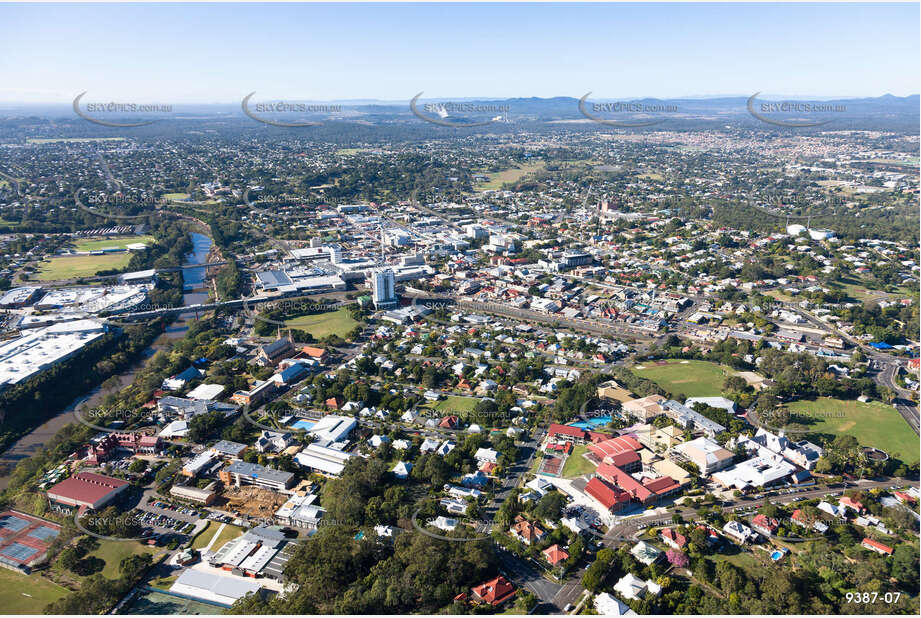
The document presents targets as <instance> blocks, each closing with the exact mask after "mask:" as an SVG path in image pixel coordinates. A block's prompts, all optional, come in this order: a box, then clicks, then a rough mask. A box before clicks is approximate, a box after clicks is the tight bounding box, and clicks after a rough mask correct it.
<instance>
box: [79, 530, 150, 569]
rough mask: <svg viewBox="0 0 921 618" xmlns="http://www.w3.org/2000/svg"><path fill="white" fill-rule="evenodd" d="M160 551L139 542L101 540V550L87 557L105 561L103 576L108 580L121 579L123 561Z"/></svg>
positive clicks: (94, 551) (96, 550)
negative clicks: (134, 556)
mask: <svg viewBox="0 0 921 618" xmlns="http://www.w3.org/2000/svg"><path fill="white" fill-rule="evenodd" d="M158 551H159V550H158V549H157V548H156V547H150V546H149V545H144V544H143V543H140V542H138V541H107V540H102V539H99V549H95V550H93V551H91V552H90V553H89V554H87V555H88V556H96V557H97V558H101V559H103V560H105V562H106V566H105V568H103V569H102V574H103V575H105V576H106V578H108V579H117V578H119V577H121V570H120V569H119V566H118V565H119V564H120V563H121V561H122V559H124V558H127V557H128V556H131V555H134V554H155V553H157V552H158ZM71 575H73V573H71Z"/></svg>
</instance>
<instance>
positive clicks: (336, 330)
mask: <svg viewBox="0 0 921 618" xmlns="http://www.w3.org/2000/svg"><path fill="white" fill-rule="evenodd" d="M285 325H286V326H290V327H291V328H296V329H298V330H304V331H307V332H308V333H310V334H311V335H313V336H314V338H316V339H322V338H323V337H326V336H327V335H338V336H340V337H345V336H346V335H348V334H349V331H351V330H352V329H353V328H355V327H356V326H358V322H356V321H355V320H353V319H352V316H351V315H349V312H348V310H347V309H346V308H345V307H342V308H340V309H337V310H336V311H328V312H326V313H316V314H314V315H305V316H301V317H299V318H293V319H291V320H286V321H285Z"/></svg>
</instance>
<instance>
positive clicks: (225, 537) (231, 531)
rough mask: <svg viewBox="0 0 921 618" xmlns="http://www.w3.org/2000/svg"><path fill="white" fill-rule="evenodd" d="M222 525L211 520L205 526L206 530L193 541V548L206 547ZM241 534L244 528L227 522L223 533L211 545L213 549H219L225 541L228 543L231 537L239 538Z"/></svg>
mask: <svg viewBox="0 0 921 618" xmlns="http://www.w3.org/2000/svg"><path fill="white" fill-rule="evenodd" d="M220 527H221V524H220V523H219V522H216V521H209V522H208V527H207V528H205V530H204V531H203V532H202V533H201V534H199V535H198V536H196V537H195V539H194V540H193V541H192V548H193V549H204V548H205V547H207V546H208V543H211V539H212V538H213V537H214V535H215V534H217V531H218V528H220ZM241 534H243V528H240V527H237V526H233V525H231V524H226V525H225V526H224V529H223V530H222V531H221V535H220V536H219V537H218V538H217V540H216V541H215V542H214V543H213V544H212V545H211V551H217V550H218V549H220V548H221V546H222V545H223V544H224V543H226V542H227V541H230V540H231V539H235V538H237V537H238V536H240V535H241Z"/></svg>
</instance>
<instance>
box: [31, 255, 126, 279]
mask: <svg viewBox="0 0 921 618" xmlns="http://www.w3.org/2000/svg"><path fill="white" fill-rule="evenodd" d="M129 261H131V254H130V253H110V254H107V255H76V256H62V257H55V258H51V260H50V261H48V262H42V263H41V264H40V265H39V267H38V270H36V271H35V277H36V278H37V279H39V280H40V281H56V280H58V279H76V278H79V277H92V276H93V275H95V274H96V273H97V272H99V271H100V270H110V269H118V268H124V267H125V266H127V265H128V262H129Z"/></svg>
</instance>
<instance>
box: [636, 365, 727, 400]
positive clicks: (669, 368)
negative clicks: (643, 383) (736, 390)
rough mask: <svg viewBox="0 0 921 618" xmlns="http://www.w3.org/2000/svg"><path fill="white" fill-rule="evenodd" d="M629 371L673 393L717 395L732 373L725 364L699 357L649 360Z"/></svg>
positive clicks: (686, 395) (695, 395) (691, 395)
mask: <svg viewBox="0 0 921 618" xmlns="http://www.w3.org/2000/svg"><path fill="white" fill-rule="evenodd" d="M632 371H633V373H635V374H636V375H638V376H640V377H641V378H646V379H648V380H652V381H653V382H655V383H656V384H658V385H659V386H661V387H662V388H664V389H665V390H666V391H668V392H670V393H671V394H672V395H673V396H674V395H679V394H683V395H684V396H685V397H719V396H720V394H721V393H722V392H723V382H724V381H725V380H726V378H727V377H728V376H730V375H733V374H734V373H735V372H734V371H733V370H732V369H731V368H729V367H724V366H722V365H717V364H716V363H710V362H707V361H699V360H668V361H651V362H648V363H643V364H642V365H637V366H635V367H633V368H632Z"/></svg>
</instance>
